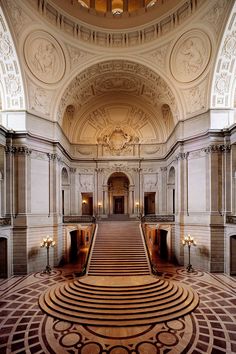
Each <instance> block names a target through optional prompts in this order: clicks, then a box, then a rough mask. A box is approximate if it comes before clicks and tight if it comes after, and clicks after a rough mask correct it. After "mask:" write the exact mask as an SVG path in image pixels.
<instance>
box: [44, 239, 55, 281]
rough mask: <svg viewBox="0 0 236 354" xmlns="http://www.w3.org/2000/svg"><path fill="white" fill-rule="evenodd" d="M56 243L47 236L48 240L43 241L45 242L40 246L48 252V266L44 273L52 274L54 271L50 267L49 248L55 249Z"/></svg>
mask: <svg viewBox="0 0 236 354" xmlns="http://www.w3.org/2000/svg"><path fill="white" fill-rule="evenodd" d="M55 244H56V242H55V241H54V240H53V239H52V237H50V236H47V237H46V238H44V239H43V241H42V242H41V244H40V247H44V248H46V250H47V265H46V268H45V270H44V271H43V273H47V274H50V273H51V271H52V268H51V267H50V265H49V248H50V247H54V246H55Z"/></svg>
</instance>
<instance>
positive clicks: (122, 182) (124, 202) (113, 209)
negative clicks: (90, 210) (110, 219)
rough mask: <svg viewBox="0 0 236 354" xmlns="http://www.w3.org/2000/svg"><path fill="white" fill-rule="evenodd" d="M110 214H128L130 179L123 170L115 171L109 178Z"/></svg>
mask: <svg viewBox="0 0 236 354" xmlns="http://www.w3.org/2000/svg"><path fill="white" fill-rule="evenodd" d="M108 195H109V214H128V210H129V205H128V201H129V179H128V177H127V176H126V175H125V174H124V173H122V172H115V173H113V174H112V175H111V176H110V177H109V179H108Z"/></svg>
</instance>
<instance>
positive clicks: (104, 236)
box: [88, 221, 150, 276]
mask: <svg viewBox="0 0 236 354" xmlns="http://www.w3.org/2000/svg"><path fill="white" fill-rule="evenodd" d="M149 274H150V267H149V262H148V259H147V254H146V250H145V248H144V243H143V239H142V237H141V233H140V230H139V223H138V222H137V221H123V222H119V221H116V222H103V223H100V224H99V227H98V233H97V236H96V240H95V244H94V247H93V250H92V256H91V259H90V262H89V267H88V275H102V276H103V275H109V276H114V275H124V276H130V275H149Z"/></svg>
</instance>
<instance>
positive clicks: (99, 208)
mask: <svg viewBox="0 0 236 354" xmlns="http://www.w3.org/2000/svg"><path fill="white" fill-rule="evenodd" d="M101 207H102V203H98V214H100V212H101Z"/></svg>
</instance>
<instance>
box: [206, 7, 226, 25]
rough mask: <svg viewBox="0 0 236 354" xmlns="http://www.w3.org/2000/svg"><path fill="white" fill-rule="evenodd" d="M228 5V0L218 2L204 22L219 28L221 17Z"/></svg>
mask: <svg viewBox="0 0 236 354" xmlns="http://www.w3.org/2000/svg"><path fill="white" fill-rule="evenodd" d="M226 5H227V0H219V1H217V2H216V4H215V5H214V6H213V7H212V8H211V9H210V10H209V12H208V13H207V15H206V16H205V17H204V21H207V22H209V23H210V24H211V25H214V26H215V27H217V25H218V24H219V22H220V19H221V16H222V14H223V13H224V10H225V7H226Z"/></svg>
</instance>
